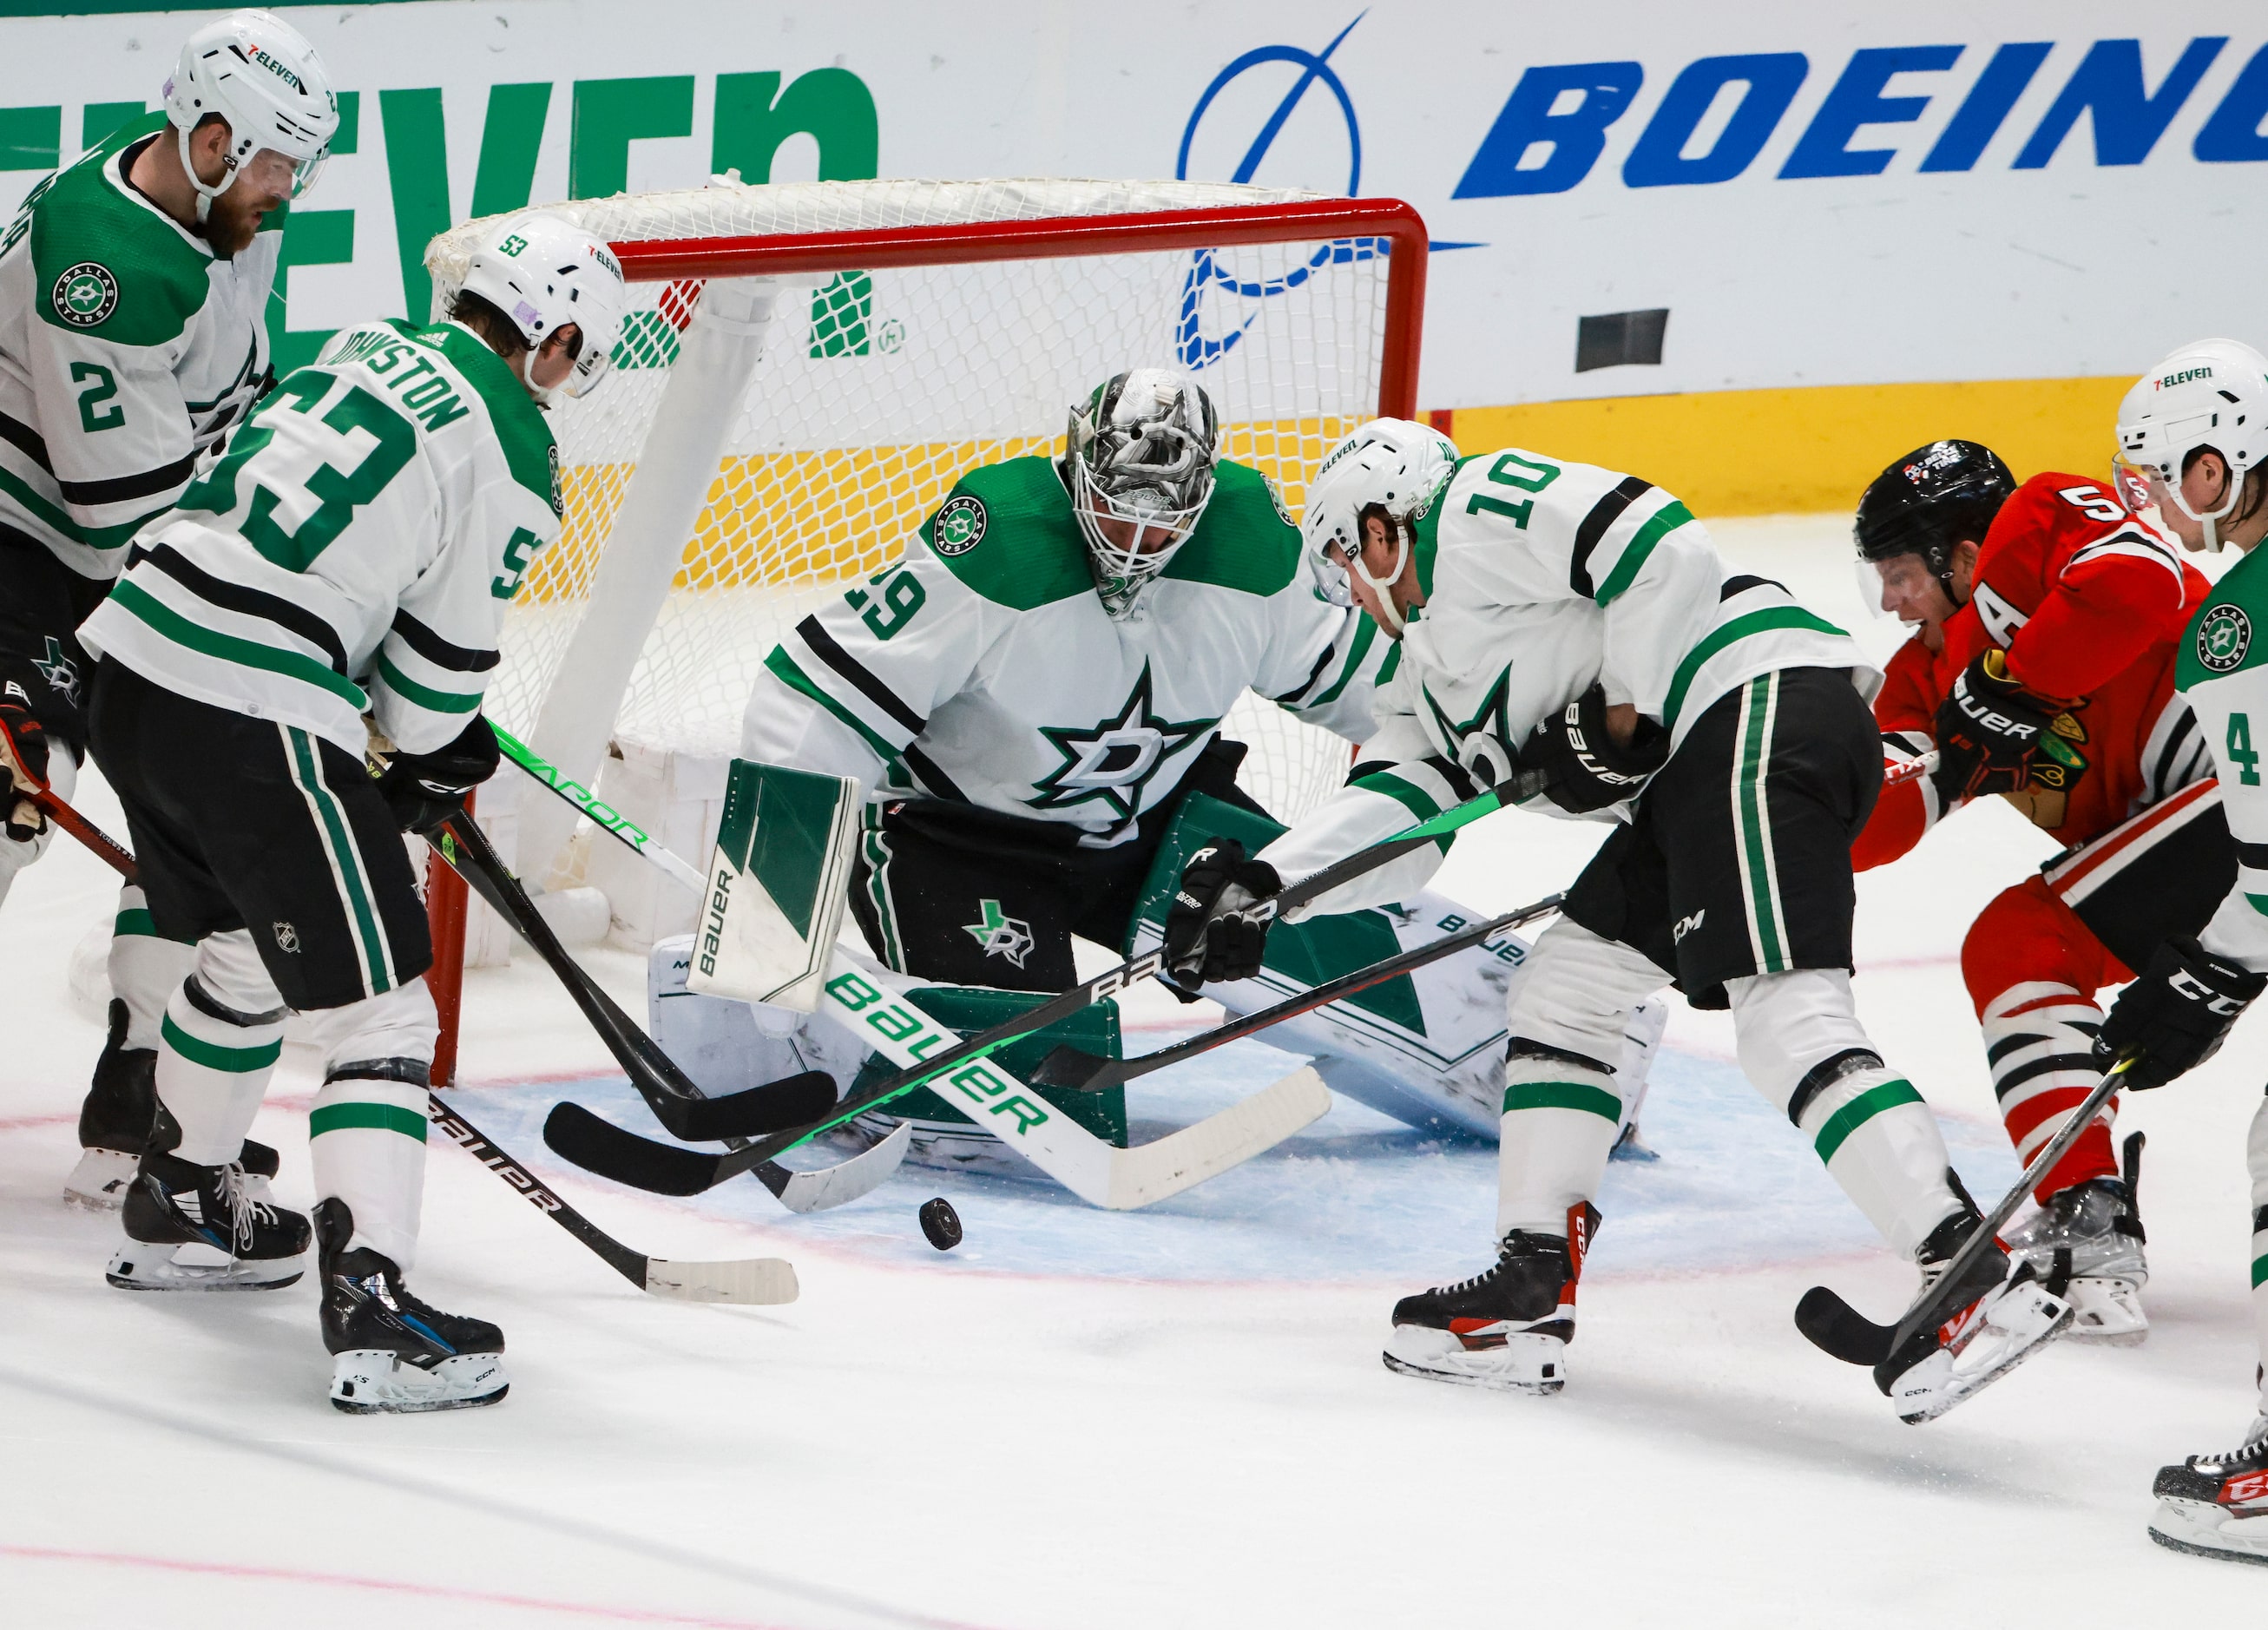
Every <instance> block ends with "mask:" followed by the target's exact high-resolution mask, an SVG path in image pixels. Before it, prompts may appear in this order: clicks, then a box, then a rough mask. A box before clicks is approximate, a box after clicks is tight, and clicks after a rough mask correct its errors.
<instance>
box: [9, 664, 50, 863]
mask: <svg viewBox="0 0 2268 1630" xmlns="http://www.w3.org/2000/svg"><path fill="white" fill-rule="evenodd" d="M47 785H48V732H47V726H44V725H42V724H40V716H39V715H38V714H37V713H34V712H32V710H31V709H30V708H28V707H26V706H25V705H24V704H23V703H21V702H19V701H18V700H17V699H16V698H15V697H11V696H5V695H0V800H4V801H0V833H4V834H5V836H6V837H8V838H9V839H10V840H11V842H14V843H18V844H28V843H30V842H31V841H32V840H33V838H34V837H38V836H39V835H40V832H41V831H42V830H45V829H46V827H47V824H48V817H47V816H45V815H41V814H40V807H39V806H38V805H37V804H35V803H33V801H32V800H30V799H28V798H26V797H24V796H22V794H24V793H38V792H44V791H45V790H46V788H47Z"/></svg>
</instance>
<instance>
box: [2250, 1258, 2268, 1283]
mask: <svg viewBox="0 0 2268 1630" xmlns="http://www.w3.org/2000/svg"><path fill="white" fill-rule="evenodd" d="M2263 1285H2268V1255H2263V1256H2258V1257H2255V1258H2253V1259H2252V1288H2253V1289H2255V1290H2257V1289H2259V1288H2260V1287H2262V1286H2263Z"/></svg>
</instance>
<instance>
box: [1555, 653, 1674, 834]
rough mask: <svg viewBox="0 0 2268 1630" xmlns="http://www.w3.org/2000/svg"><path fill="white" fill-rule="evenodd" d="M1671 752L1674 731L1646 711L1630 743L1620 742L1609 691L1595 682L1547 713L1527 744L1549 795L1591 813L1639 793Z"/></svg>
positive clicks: (1577, 811)
mask: <svg viewBox="0 0 2268 1630" xmlns="http://www.w3.org/2000/svg"><path fill="white" fill-rule="evenodd" d="M1668 757H1669V732H1668V731H1667V730H1664V729H1663V728H1662V727H1661V726H1660V725H1657V724H1655V723H1654V722H1653V720H1652V719H1648V718H1647V717H1646V715H1645V714H1643V713H1640V714H1639V715H1638V728H1637V730H1636V731H1635V732H1633V733H1632V734H1631V739H1630V745H1629V746H1627V747H1618V746H1616V743H1615V739H1614V737H1613V735H1612V734H1609V731H1608V729H1607V693H1606V690H1605V688H1604V687H1603V686H1601V685H1596V684H1594V685H1593V686H1592V687H1591V688H1590V689H1589V690H1586V691H1585V692H1583V694H1582V695H1581V696H1579V697H1576V698H1575V699H1574V700H1573V701H1572V702H1570V703H1569V704H1567V705H1566V706H1565V707H1563V708H1561V709H1559V710H1558V711H1557V712H1553V713H1547V714H1546V715H1544V717H1543V720H1542V721H1541V722H1540V723H1539V724H1537V726H1535V731H1534V732H1533V734H1530V735H1529V736H1528V745H1527V746H1526V747H1524V748H1522V749H1521V753H1520V763H1521V768H1522V769H1524V770H1541V771H1543V773H1544V777H1545V782H1544V788H1543V795H1544V796H1545V797H1546V798H1549V799H1550V800H1551V801H1552V802H1553V803H1555V804H1557V805H1558V806H1559V808H1562V809H1565V811H1566V812H1567V813H1568V814H1569V815H1589V814H1591V813H1592V812H1593V811H1594V810H1598V809H1608V808H1613V807H1614V806H1615V805H1616V804H1619V803H1621V802H1623V801H1624V800H1626V799H1631V798H1636V797H1637V796H1638V793H1639V791H1640V790H1641V789H1642V788H1644V787H1645V785H1646V781H1647V779H1648V778H1650V777H1651V776H1652V775H1653V772H1654V771H1657V770H1659V769H1661V766H1662V765H1663V763H1666V762H1667V761H1668Z"/></svg>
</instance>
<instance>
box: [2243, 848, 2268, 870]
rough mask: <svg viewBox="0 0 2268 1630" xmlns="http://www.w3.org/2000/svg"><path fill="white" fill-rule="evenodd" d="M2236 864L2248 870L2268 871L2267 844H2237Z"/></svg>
mask: <svg viewBox="0 0 2268 1630" xmlns="http://www.w3.org/2000/svg"><path fill="white" fill-rule="evenodd" d="M2236 864H2237V865H2239V866H2241V867H2243V868H2244V869H2245V870H2246V871H2248V872H2268V844H2239V845H2236Z"/></svg>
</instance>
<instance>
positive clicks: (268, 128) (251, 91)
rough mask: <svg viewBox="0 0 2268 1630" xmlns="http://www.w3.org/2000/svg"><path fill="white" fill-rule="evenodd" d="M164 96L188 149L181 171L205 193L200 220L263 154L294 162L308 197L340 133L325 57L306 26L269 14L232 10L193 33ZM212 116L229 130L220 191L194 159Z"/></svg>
mask: <svg viewBox="0 0 2268 1630" xmlns="http://www.w3.org/2000/svg"><path fill="white" fill-rule="evenodd" d="M161 94H162V95H163V96H164V98H165V101H166V119H167V121H168V122H171V123H172V125H173V135H174V139H175V140H176V141H178V142H179V143H180V149H181V169H182V171H183V173H186V174H187V175H188V178H189V185H190V186H192V187H194V188H196V190H197V219H198V220H199V221H200V222H203V220H204V219H205V218H207V217H208V215H209V214H210V212H211V210H212V201H213V200H214V199H216V198H217V197H219V196H220V195H222V194H223V193H225V192H226V191H227V190H228V189H229V188H231V187H233V186H234V185H235V184H236V178H237V176H238V174H239V173H240V172H241V171H242V170H243V168H244V166H246V165H247V164H248V163H249V162H251V160H252V159H253V158H254V155H256V154H258V153H260V152H261V151H272V152H276V153H280V154H282V155H283V156H284V158H285V159H290V160H291V195H292V196H293V197H294V198H297V197H299V196H301V195H303V194H305V193H306V190H307V189H308V188H311V187H313V185H314V184H315V178H316V176H318V175H320V173H322V168H323V161H324V160H325V159H327V158H328V157H329V156H330V147H331V137H332V136H334V135H335V134H336V133H337V131H338V128H339V106H338V101H337V99H336V98H335V97H334V96H333V95H332V94H331V79H330V75H329V74H328V72H327V71H326V70H325V69H324V67H323V60H322V58H320V56H317V55H315V48H314V47H313V46H312V45H309V44H308V43H307V41H306V40H305V39H304V38H302V37H301V35H300V33H299V31H298V29H296V28H293V27H292V26H291V25H290V24H288V23H286V22H285V21H284V19H283V18H280V17H277V16H276V15H274V14H273V13H272V12H268V11H236V12H232V13H231V14H230V15H228V16H227V17H225V18H222V19H221V20H220V21H218V22H217V23H208V24H206V25H205V26H203V28H200V29H198V30H197V32H196V33H193V34H191V35H190V36H189V38H188V42H187V43H186V44H184V45H183V46H182V47H181V59H180V63H178V64H176V65H175V67H174V69H173V77H172V78H170V79H168V80H166V85H165V89H164V91H163V92H161ZM207 114H217V115H218V116H219V117H220V119H221V120H222V121H223V122H225V123H226V124H227V126H228V151H227V152H225V154H223V155H222V164H223V166H224V168H223V169H222V171H221V177H220V184H219V185H218V186H213V185H211V184H210V183H208V182H206V181H203V180H201V179H200V178H199V177H198V175H197V167H196V166H195V165H194V164H192V163H191V162H190V161H189V136H190V133H191V132H192V131H194V130H195V129H196V128H197V125H198V122H200V121H201V120H203V118H204V117H205V116H206V115H207Z"/></svg>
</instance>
